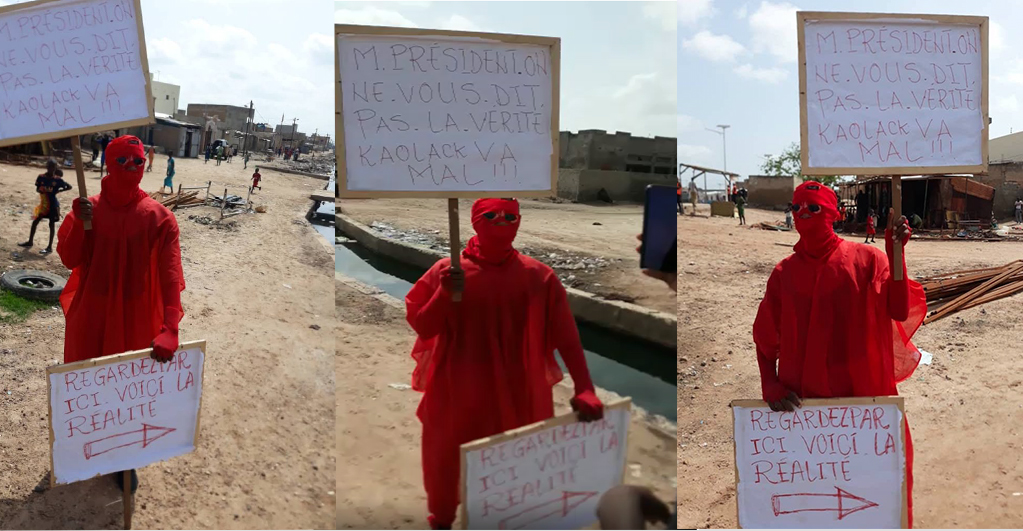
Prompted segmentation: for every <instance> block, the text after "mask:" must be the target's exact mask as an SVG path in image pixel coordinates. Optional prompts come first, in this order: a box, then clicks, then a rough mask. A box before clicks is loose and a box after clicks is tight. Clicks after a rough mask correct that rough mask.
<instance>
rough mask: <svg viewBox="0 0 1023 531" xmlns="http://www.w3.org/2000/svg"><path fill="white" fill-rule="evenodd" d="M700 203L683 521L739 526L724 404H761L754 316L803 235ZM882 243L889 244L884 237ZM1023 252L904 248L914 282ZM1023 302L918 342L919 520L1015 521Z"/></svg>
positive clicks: (1022, 517)
mask: <svg viewBox="0 0 1023 531" xmlns="http://www.w3.org/2000/svg"><path fill="white" fill-rule="evenodd" d="M706 208H707V207H706V206H705V205H701V207H700V209H698V213H699V214H700V215H699V216H697V217H695V218H693V217H689V216H686V217H684V218H680V219H679V224H678V227H679V229H678V230H679V239H680V240H681V243H682V245H683V247H684V250H683V251H682V252H681V254H680V256H679V264H680V265H681V268H682V270H681V273H680V277H681V279H680V280H681V281H682V285H683V291H684V293H685V295H684V296H683V297H682V299H681V300H680V302H679V310H678V312H679V313H678V316H679V326H678V330H679V336H678V356H679V357H678V375H679V381H678V401H679V450H678V483H679V485H682V487H681V488H680V489H679V493H678V495H679V510H680V514H679V524H680V528H686V527H690V528H692V527H701V528H704V527H706V528H734V527H736V525H737V521H736V508H735V486H734V482H735V475H734V468H733V467H734V454H733V452H734V450H733V446H732V444H733V443H732V440H731V437H732V426H731V414H730V411H729V409H728V403H729V402H730V401H731V400H733V399H740V398H760V381H759V372H758V369H757V363H756V350H755V347H754V345H753V340H752V332H751V330H752V326H753V320H754V317H755V316H756V311H757V307H758V305H759V303H760V299H761V298H762V296H763V293H764V289H765V287H766V285H767V278H768V276H769V275H770V273H771V270H772V269H773V268H774V265H775V264H776V263H777V262H778V261H780V260H781V259H782V258H784V257H785V256H786V255H788V254H789V253H791V252H792V250H791V246H792V245H793V244H795V242H796V241H797V240H798V235H797V234H796V233H795V232H792V233H783V232H773V231H763V230H758V229H747V228H740V227H739V226H738V225H737V221H736V220H733V219H725V218H709V219H708V217H707V214H708V211H707V210H705V209H706ZM746 216H747V221H748V222H749V223H753V224H755V223H758V222H761V221H767V222H774V221H776V220H779V219H784V215H783V214H780V213H778V212H768V211H761V210H755V209H748V210H747V214H746ZM849 239H850V240H852V241H861V242H862V240H861V239H859V238H857V237H855V236H850V237H849ZM877 245H878V246H882V245H883V244H882V243H881V238H880V237H879V238H878V243H877ZM881 248H882V249H883V247H881ZM1021 255H1023V243H1020V242H993V243H974V242H958V241H953V242H929V241H928V242H925V241H913V242H910V243H909V245H908V246H907V248H906V257H907V267H908V269H909V272H910V275H911V276H929V275H931V274H933V273H935V272H940V271H952V270H960V269H967V268H979V267H988V266H996V265H1003V264H1005V263H1007V262H1010V261H1012V260H1014V259H1018V258H1019V257H1020V256H1021ZM1021 303H1023V296H1020V295H1017V296H1015V297H1011V298H1008V299H1002V300H1000V301H996V302H992V303H988V304H985V305H982V306H980V307H977V308H973V309H971V310H966V311H964V312H960V313H958V314H956V315H954V316H952V317H948V318H945V319H943V320H940V321H937V322H935V323H932V324H930V325H926V326H924V327H922V328H921V329H920V330H919V331H918V332H917V334H916V335H915V336H914V342H915V344H916V345H917V346H918V347H920V348H922V349H924V350H927V351H929V352H931V353H933V354H934V362H933V364H932V365H930V366H926V365H924V366H921V367H919V368H918V369H917V370H916V372H915V374H914V375H913V376H912V377H911V378H910V379H909V380H908V381H906V382H904V383H903V384H902V385H900V386H899V393H900V394H901V395H902V396H904V397H905V398H906V410H907V418H908V419H909V421H910V423H911V425H912V428H913V443H914V448H915V459H916V461H915V466H914V474H915V476H914V481H915V485H914V496H913V498H914V518H915V522H914V524H915V526H916V527H918V528H949V527H968V528H985V527H992V528H994V527H1017V526H1018V524H1019V522H1020V521H1023V498H1021V497H1020V496H1019V493H1020V492H1021V491H1023V461H1021V453H1020V448H1021V444H1020V442H1019V432H1020V426H1021V422H1023V407H1021V406H1020V403H1021V402H1020V398H1021V393H1020V391H1021V388H1020V385H1021V382H1023V377H1021V376H1020V373H1019V370H1018V368H1019V367H1020V365H1021V363H1023V350H1021V349H1020V339H1021V337H1023V322H1021V321H1020V319H1019V315H1020V304H1021Z"/></svg>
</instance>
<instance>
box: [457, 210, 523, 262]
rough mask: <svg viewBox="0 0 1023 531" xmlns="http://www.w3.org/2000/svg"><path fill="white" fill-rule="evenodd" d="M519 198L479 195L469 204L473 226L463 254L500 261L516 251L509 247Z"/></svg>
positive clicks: (514, 232)
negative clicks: (472, 231) (482, 196)
mask: <svg viewBox="0 0 1023 531" xmlns="http://www.w3.org/2000/svg"><path fill="white" fill-rule="evenodd" d="M519 219H520V218H519V202H518V201H516V200H514V199H478V200H477V201H476V202H475V203H473V205H472V228H473V230H475V231H476V235H475V236H473V237H472V238H470V239H469V243H468V244H467V245H466V247H465V254H466V256H469V257H471V258H475V259H477V260H480V261H483V262H488V263H491V264H500V263H503V262H504V261H505V260H507V259H508V258H509V257H510V256H512V254H514V253H515V252H516V251H515V249H514V248H512V242H513V241H514V240H515V235H516V234H517V233H518V232H519Z"/></svg>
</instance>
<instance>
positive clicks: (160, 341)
mask: <svg viewBox="0 0 1023 531" xmlns="http://www.w3.org/2000/svg"><path fill="white" fill-rule="evenodd" d="M177 350H178V331H177V330H171V329H169V328H167V327H166V326H164V327H161V328H160V333H159V334H158V335H157V336H156V339H154V340H153V355H152V356H151V357H152V358H153V359H154V360H156V361H159V362H160V363H164V362H168V361H170V360H171V358H173V357H174V353H175V352H177Z"/></svg>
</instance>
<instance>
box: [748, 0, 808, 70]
mask: <svg viewBox="0 0 1023 531" xmlns="http://www.w3.org/2000/svg"><path fill="white" fill-rule="evenodd" d="M796 11H798V8H797V7H796V6H794V5H792V4H789V3H780V4H772V3H771V2H767V1H763V2H760V7H759V8H757V10H756V11H755V12H753V14H752V15H750V16H749V26H750V31H751V32H752V37H751V43H752V45H751V48H752V49H753V51H754V52H767V53H770V54H771V55H774V56H775V57H776V58H778V59H779V60H780V61H783V62H796V60H797V59H798V58H799V44H798V39H797V36H796Z"/></svg>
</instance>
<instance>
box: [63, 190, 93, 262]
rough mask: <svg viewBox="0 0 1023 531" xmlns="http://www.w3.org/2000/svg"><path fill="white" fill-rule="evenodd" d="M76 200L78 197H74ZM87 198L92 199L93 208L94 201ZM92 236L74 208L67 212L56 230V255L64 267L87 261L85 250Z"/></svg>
mask: <svg viewBox="0 0 1023 531" xmlns="http://www.w3.org/2000/svg"><path fill="white" fill-rule="evenodd" d="M77 200H78V198H75V201H77ZM89 200H90V201H92V206H93V208H95V206H96V201H94V200H92V198H90V199H89ZM92 238H93V234H92V231H87V230H85V224H84V223H83V222H82V221H81V220H79V219H78V216H76V215H75V213H74V210H72V211H71V212H68V215H67V217H65V218H64V221H62V222H61V224H60V229H58V230H57V255H58V256H60V261H61V262H62V263H63V264H64V267H66V268H68V269H74V268H76V267H78V266H80V265H84V264H86V263H87V262H88V261H89V260H88V258H89V257H88V253H87V252H86V251H87V249H88V248H89V247H90V243H91V242H92Z"/></svg>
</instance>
